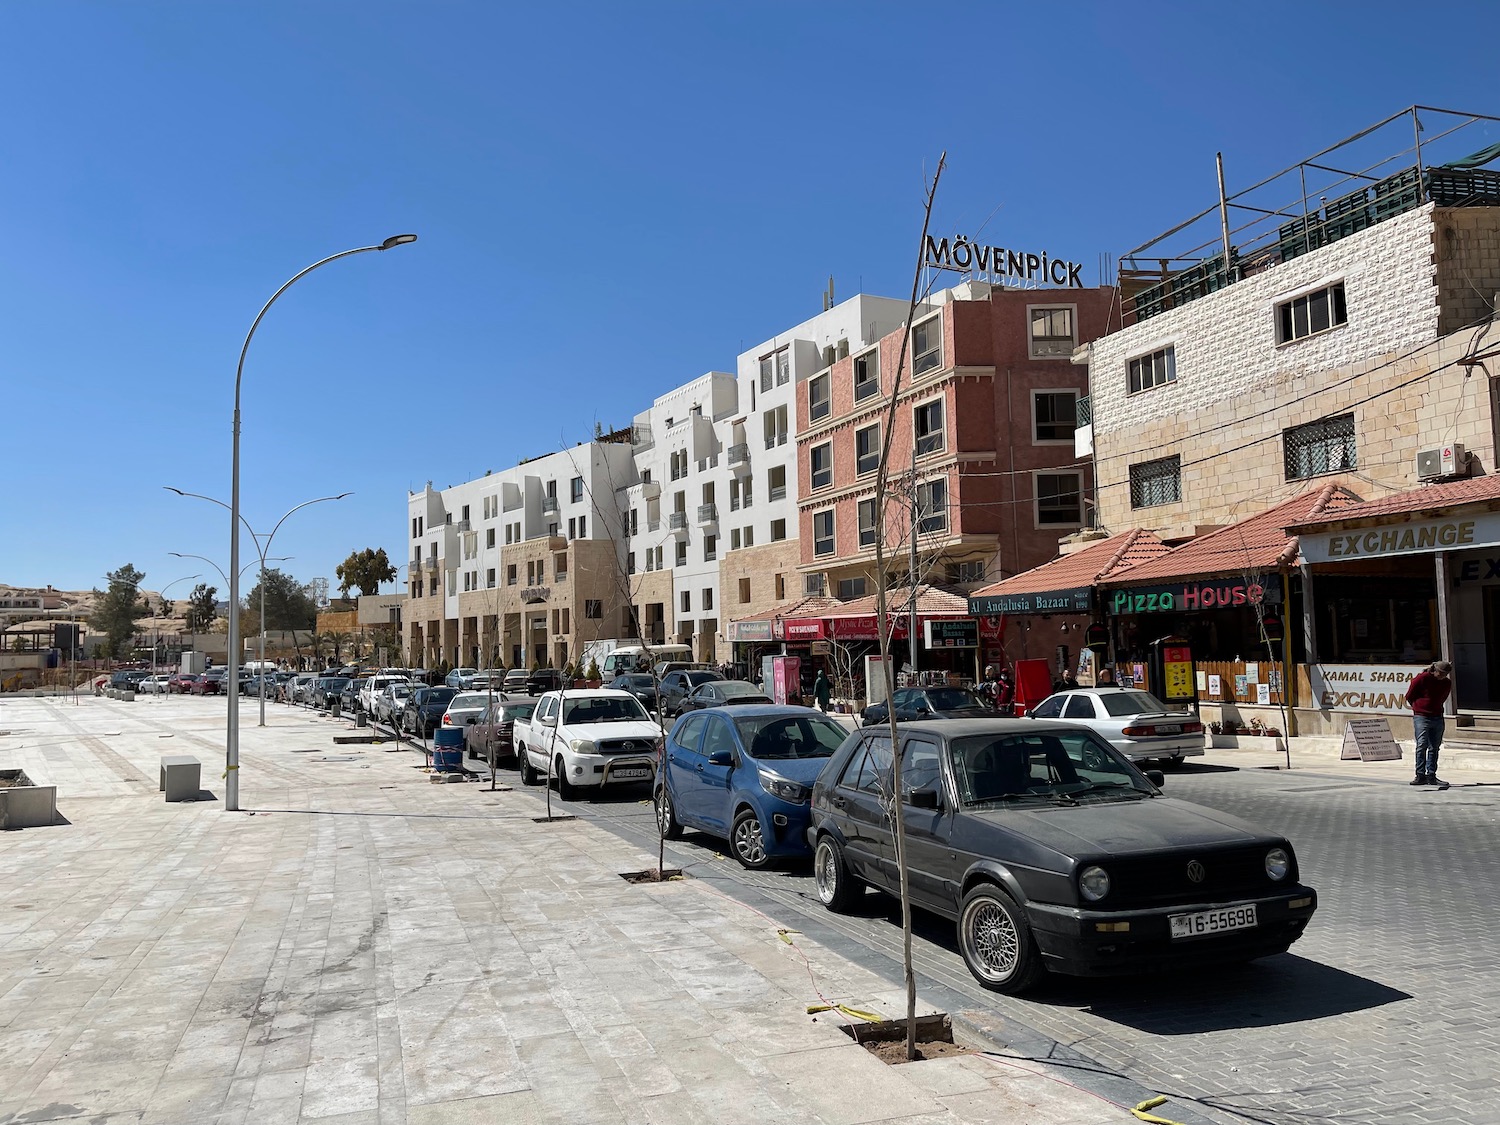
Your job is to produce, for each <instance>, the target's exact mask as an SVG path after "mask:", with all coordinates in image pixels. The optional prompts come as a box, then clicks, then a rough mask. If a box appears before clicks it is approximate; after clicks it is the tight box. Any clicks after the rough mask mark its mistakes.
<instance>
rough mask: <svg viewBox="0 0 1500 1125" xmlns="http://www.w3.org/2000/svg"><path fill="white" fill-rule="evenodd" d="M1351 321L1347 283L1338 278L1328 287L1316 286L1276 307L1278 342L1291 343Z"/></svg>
mask: <svg viewBox="0 0 1500 1125" xmlns="http://www.w3.org/2000/svg"><path fill="white" fill-rule="evenodd" d="M1348 323H1349V309H1348V308H1347V306H1346V305H1345V303H1344V283H1343V282H1342V281H1336V282H1334V283H1333V284H1332V285H1330V286H1328V287H1327V288H1326V289H1314V290H1313V291H1312V292H1311V293H1304V294H1302V295H1301V296H1300V297H1293V298H1292V299H1291V300H1290V301H1284V302H1282V303H1281V304H1279V305H1277V306H1276V342H1277V343H1278V344H1290V343H1291V342H1292V341H1293V340H1302V339H1305V338H1306V337H1308V336H1316V335H1317V334H1318V333H1319V332H1327V331H1328V330H1329V329H1330V328H1338V327H1341V326H1342V325H1345V324H1348Z"/></svg>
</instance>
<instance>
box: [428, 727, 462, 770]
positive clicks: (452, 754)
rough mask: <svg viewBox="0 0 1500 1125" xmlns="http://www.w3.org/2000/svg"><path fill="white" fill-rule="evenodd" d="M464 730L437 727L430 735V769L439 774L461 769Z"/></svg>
mask: <svg viewBox="0 0 1500 1125" xmlns="http://www.w3.org/2000/svg"><path fill="white" fill-rule="evenodd" d="M463 761H464V728H463V727H438V729H437V730H435V731H433V734H432V768H433V769H435V770H437V771H438V772H439V773H456V772H458V771H460V770H462V769H463Z"/></svg>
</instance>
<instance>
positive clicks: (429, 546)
mask: <svg viewBox="0 0 1500 1125" xmlns="http://www.w3.org/2000/svg"><path fill="white" fill-rule="evenodd" d="M635 479H636V478H635V465H634V462H633V460H632V458H631V449H630V444H629V433H628V431H626V432H621V433H619V434H615V435H606V436H604V437H603V438H601V439H599V440H596V441H592V442H587V443H580V444H579V445H577V446H574V447H573V448H571V449H563V450H559V451H558V452H556V453H549V454H546V455H544V456H541V457H536V458H533V459H531V460H529V461H523V462H522V463H521V464H519V465H517V466H516V467H514V468H511V469H505V470H502V471H501V472H497V473H487V474H486V475H484V476H483V477H480V478H478V479H477V480H471V481H466V482H465V483H463V484H459V485H454V486H452V487H450V488H445V489H441V490H438V489H434V488H433V487H432V484H431V482H429V483H428V485H427V487H426V488H424V489H423V490H422V491H420V492H413V493H410V494H409V495H408V497H407V517H408V532H407V534H408V538H409V542H410V551H409V554H408V561H407V563H406V569H407V571H408V575H407V582H406V588H407V592H408V594H409V598H408V600H407V602H406V606H405V612H404V614H403V621H402V639H403V643H404V645H405V647H406V650H407V653H408V654H409V659H411V660H413V661H415V662H418V663H421V664H424V665H426V666H427V667H432V666H434V665H435V664H437V663H438V662H439V661H440V660H441V661H446V662H447V663H449V664H453V665H468V666H473V667H480V666H489V665H491V664H494V663H496V662H502V663H504V664H505V665H506V666H508V667H510V666H515V665H524V666H528V667H529V666H532V665H534V664H538V663H540V664H542V665H554V666H558V667H561V666H562V665H563V664H564V663H567V662H569V661H572V660H575V659H577V658H578V657H579V656H580V655H581V654H582V651H583V646H584V645H585V644H586V643H588V642H589V641H591V640H595V639H599V638H601V637H609V636H617V635H620V634H621V632H622V630H625V629H628V628H629V627H630V621H629V597H628V594H627V592H626V583H625V582H624V579H623V566H624V554H623V550H622V541H621V538H620V532H621V526H620V510H619V506H618V504H617V502H616V499H615V497H616V493H617V491H618V490H621V489H628V488H629V487H630V485H632V484H633V483H634V482H635Z"/></svg>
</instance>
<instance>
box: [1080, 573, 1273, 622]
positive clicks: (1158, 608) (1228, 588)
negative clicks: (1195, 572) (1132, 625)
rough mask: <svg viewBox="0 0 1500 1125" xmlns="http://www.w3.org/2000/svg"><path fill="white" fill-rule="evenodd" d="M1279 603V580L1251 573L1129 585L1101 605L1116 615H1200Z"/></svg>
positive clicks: (1109, 592) (1269, 575) (1114, 591)
mask: <svg viewBox="0 0 1500 1125" xmlns="http://www.w3.org/2000/svg"><path fill="white" fill-rule="evenodd" d="M1280 601H1281V578H1280V576H1279V575H1276V574H1254V575H1250V576H1249V577H1236V578H1193V579H1184V580H1182V581H1179V582H1168V583H1164V584H1162V585H1158V586H1130V587H1127V588H1125V589H1122V590H1109V591H1107V592H1106V593H1105V597H1104V606H1105V608H1106V609H1107V610H1108V611H1109V612H1110V613H1112V614H1115V615H1116V616H1120V615H1124V614H1136V613H1200V612H1202V611H1203V610H1207V609H1236V608H1239V607H1243V606H1253V605H1260V604H1262V603H1265V604H1267V605H1271V604H1277V603H1280Z"/></svg>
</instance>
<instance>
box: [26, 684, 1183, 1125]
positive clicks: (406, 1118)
mask: <svg viewBox="0 0 1500 1125" xmlns="http://www.w3.org/2000/svg"><path fill="white" fill-rule="evenodd" d="M242 720H243V732H242V753H243V763H244V768H243V778H242V790H241V803H242V805H243V807H244V808H245V809H246V810H254V814H253V815H251V814H250V812H248V811H247V812H244V813H241V814H229V813H226V812H224V811H223V806H222V795H223V783H222V780H221V777H220V774H221V771H222V746H223V723H224V702H223V701H222V700H218V699H189V698H179V697H172V698H168V699H145V698H138V699H137V700H136V701H135V702H133V703H121V702H114V701H110V700H103V699H94V698H84V699H81V700H79V701H78V702H77V703H76V704H75V703H74V702H73V701H72V700H71V699H68V698H66V697H65V698H62V699H57V700H50V699H36V700H33V699H17V698H6V699H5V700H4V701H3V702H0V768H10V767H14V766H20V767H22V768H24V769H25V770H26V771H27V773H28V774H29V775H31V776H32V778H33V779H35V780H37V781H39V782H43V783H55V784H57V785H58V786H59V797H58V806H59V810H60V812H61V814H62V816H63V817H65V818H66V820H67V822H68V823H66V824H60V825H57V826H54V827H50V828H35V829H26V830H23V831H17V832H11V833H6V834H4V835H3V836H0V1075H4V1080H3V1082H0V1123H5V1125H17V1123H20V1122H40V1121H63V1120H83V1121H88V1122H90V1123H91V1125H146V1123H171V1125H177V1123H181V1125H207V1123H214V1125H239V1123H250V1125H280V1123H287V1125H291V1123H296V1122H314V1121H315V1122H319V1123H320V1125H403V1123H406V1125H438V1123H442V1125H478V1123H500V1122H504V1123H506V1125H526V1123H530V1122H559V1123H561V1122H567V1123H590V1122H600V1123H612V1122H632V1123H634V1122H640V1123H647V1122H649V1123H677V1122H682V1123H687V1122H704V1123H709V1122H713V1123H721V1122H738V1121H745V1122H750V1121H787V1122H829V1123H856V1122H875V1121H881V1122H885V1121H890V1122H904V1123H909V1125H919V1123H920V1125H929V1123H930V1125H942V1123H946V1125H957V1123H959V1122H1007V1123H1014V1122H1029V1123H1032V1125H1093V1123H1096V1122H1107V1121H1112V1120H1118V1119H1121V1118H1125V1119H1129V1118H1128V1115H1127V1114H1126V1113H1125V1112H1124V1111H1123V1110H1121V1109H1120V1108H1118V1107H1117V1106H1116V1105H1114V1104H1110V1103H1109V1102H1106V1101H1103V1100H1101V1099H1100V1096H1098V1094H1097V1092H1096V1093H1089V1092H1084V1091H1081V1090H1079V1089H1076V1088H1075V1087H1073V1086H1072V1085H1069V1084H1067V1083H1066V1081H1065V1080H1066V1079H1068V1078H1069V1077H1071V1076H1072V1074H1073V1072H1072V1071H1071V1070H1070V1069H1069V1068H1068V1067H1067V1066H1049V1065H1047V1064H1046V1063H1041V1062H1033V1061H1030V1060H1027V1059H1023V1058H1018V1057H1010V1058H1004V1057H990V1056H986V1055H979V1054H976V1055H969V1056H965V1057H955V1058H945V1059H934V1060H931V1061H927V1062H922V1063H918V1064H914V1065H908V1066H904V1067H890V1066H887V1065H885V1064H884V1063H882V1062H880V1061H879V1060H878V1059H876V1058H875V1057H874V1056H872V1055H870V1054H869V1053H867V1052H866V1051H865V1050H864V1049H863V1048H862V1047H859V1046H858V1045H856V1044H854V1043H852V1042H851V1041H850V1040H849V1039H848V1037H847V1036H846V1035H845V1034H844V1033H843V1032H842V1031H841V1030H840V1029H839V1025H840V1024H841V1023H842V1022H844V1021H843V1020H841V1019H838V1018H836V1017H830V1016H828V1015H827V1014H824V1015H821V1016H818V1017H817V1018H816V1019H815V1018H814V1017H812V1016H810V1015H809V1014H808V1013H807V1011H806V1009H807V1006H808V1005H809V1004H815V1003H820V1002H823V1001H831V1002H835V1003H843V1004H848V1005H851V1006H853V1007H857V1008H861V1009H875V1010H877V1011H883V1012H887V1013H890V1014H896V1013H897V1012H898V1010H899V1009H900V1008H901V1006H902V999H901V996H902V993H901V990H900V989H899V987H897V986H896V985H895V984H893V982H892V981H891V980H890V979H888V978H887V977H886V976H883V975H881V974H879V973H877V972H875V971H872V970H871V969H869V968H866V967H863V966H862V965H861V964H859V963H857V961H856V959H854V958H851V957H850V956H847V955H845V954H841V953H839V952H835V951H834V950H831V949H829V948H827V947H826V946H824V945H823V944H821V943H820V942H818V941H817V940H815V939H813V938H812V937H810V936H808V935H807V934H806V933H788V934H786V935H784V938H785V939H789V940H784V938H783V937H782V936H779V935H778V933H777V930H778V929H789V930H802V929H804V927H802V926H799V925H798V924H797V922H796V917H797V915H796V912H791V911H788V912H782V913H781V914H778V913H777V912H776V911H775V909H774V908H773V909H771V910H767V911H760V910H757V909H755V908H752V906H749V905H746V904H744V903H742V902H739V901H736V899H735V897H733V896H732V895H731V894H729V893H725V890H724V889H722V888H724V887H725V886H726V884H725V883H724V882H723V881H722V880H721V879H720V878H718V876H719V875H721V874H722V873H723V872H722V861H711V862H707V863H704V864H703V865H702V866H707V867H711V868H712V870H710V871H705V872H701V873H698V874H699V877H690V878H688V879H686V880H684V881H682V882H675V883H669V884H666V885H648V886H641V885H629V884H627V883H625V882H624V881H622V880H621V879H620V877H619V875H620V873H621V872H625V871H631V870H637V869H641V868H645V867H648V866H651V865H652V864H653V863H654V859H655V857H654V855H652V854H651V852H650V851H649V849H647V848H643V847H641V846H639V845H637V844H635V843H633V842H631V841H629V840H627V839H625V838H623V837H622V836H621V834H620V833H618V832H617V831H614V830H613V828H612V826H610V825H608V824H606V823H604V822H603V821H602V819H601V818H599V817H596V816H595V815H594V813H593V811H592V809H591V807H590V806H588V805H583V806H577V807H576V811H578V812H580V813H581V814H583V815H581V816H580V817H579V818H578V819H574V820H569V821H562V822H557V823H552V824H538V823H536V822H535V820H534V819H533V818H534V817H536V816H538V815H541V813H542V811H543V810H542V807H541V797H540V794H539V792H537V791H534V790H533V791H522V790H519V789H517V790H513V791H509V792H507V791H498V792H493V793H491V792H489V791H488V787H487V786H483V787H482V786H480V785H477V784H472V783H471V784H463V785H438V784H433V783H432V782H430V781H429V778H428V775H427V774H425V773H424V772H422V770H421V769H419V768H417V767H419V766H420V765H421V755H420V754H416V753H413V752H412V751H410V750H407V749H401V748H398V747H395V746H394V745H392V744H390V743H386V744H377V745H356V746H340V747H335V746H334V745H333V743H332V736H333V734H334V733H335V732H341V733H342V732H344V731H345V730H346V728H347V727H349V726H350V725H351V724H348V723H347V722H337V721H333V720H328V719H323V718H318V717H315V716H313V715H312V714H310V713H309V712H306V711H301V710H294V709H290V708H285V707H280V706H273V707H271V708H270V709H269V714H268V721H269V725H268V726H267V727H266V728H264V729H257V727H256V726H255V721H256V714H255V709H254V707H253V706H247V707H245V708H244V710H243V711H242ZM163 753H174V754H182V753H188V754H193V755H196V756H198V757H199V758H201V759H202V760H203V762H204V770H203V785H204V789H205V790H206V791H207V792H205V794H204V795H203V796H204V799H203V800H201V801H200V802H198V803H185V804H166V803H164V802H163V800H162V798H161V795H160V794H159V793H158V791H157V763H158V759H159V757H160V756H161V755H162V754H163ZM513 779H514V775H513V774H505V773H502V780H503V781H504V780H513ZM210 794H211V795H212V798H213V799H209V795H210ZM627 805H628V807H631V808H644V806H638V805H637V804H636V802H635V801H634V800H633V799H632V800H629V801H627V802H625V804H624V805H622V804H620V803H618V802H617V803H615V804H613V805H609V804H606V805H604V806H601V807H602V808H603V809H604V810H605V811H607V810H608V809H610V808H621V807H625V806H627ZM699 858H700V859H702V857H701V856H700V857H699ZM689 874H690V876H693V875H694V874H695V872H692V871H690V872H689ZM923 999H924V1001H926V1000H927V997H926V996H925V993H924V996H923ZM927 1006H928V1007H930V1006H931V1005H930V1004H928V1005H927ZM979 1015H980V1018H981V1019H983V1018H984V1013H983V1012H981V1013H979ZM1017 1053H1020V1054H1024V1053H1025V1052H1017ZM1083 1077H1085V1078H1088V1077H1089V1076H1087V1075H1084V1076H1083ZM1147 1093H1149V1091H1145V1090H1140V1089H1137V1088H1136V1087H1133V1086H1130V1085H1129V1084H1124V1083H1117V1084H1116V1088H1115V1090H1114V1100H1115V1101H1117V1102H1119V1101H1124V1100H1126V1099H1130V1098H1139V1097H1144V1096H1146V1094H1147ZM1183 1119H1184V1120H1199V1119H1198V1118H1191V1119H1189V1118H1186V1117H1184V1118H1183Z"/></svg>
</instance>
